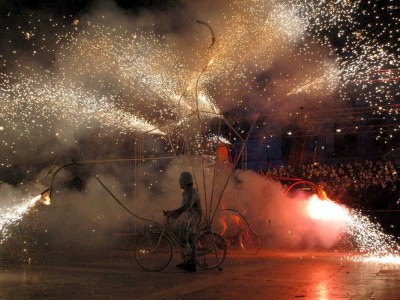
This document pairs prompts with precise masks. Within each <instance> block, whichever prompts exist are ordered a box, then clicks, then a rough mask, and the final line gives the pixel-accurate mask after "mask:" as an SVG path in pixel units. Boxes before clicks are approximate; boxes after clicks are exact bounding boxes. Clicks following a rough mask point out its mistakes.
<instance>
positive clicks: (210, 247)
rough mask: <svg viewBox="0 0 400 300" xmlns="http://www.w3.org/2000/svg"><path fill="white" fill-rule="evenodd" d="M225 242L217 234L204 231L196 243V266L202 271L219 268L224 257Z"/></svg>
mask: <svg viewBox="0 0 400 300" xmlns="http://www.w3.org/2000/svg"><path fill="white" fill-rule="evenodd" d="M226 248H227V246H226V242H225V240H224V238H223V237H222V236H221V235H219V234H218V233H215V232H212V231H205V232H203V233H201V234H200V235H199V237H198V239H197V242H196V264H197V265H198V266H199V267H200V268H202V269H214V268H216V267H219V268H221V266H222V263H223V262H224V260H225V256H226Z"/></svg>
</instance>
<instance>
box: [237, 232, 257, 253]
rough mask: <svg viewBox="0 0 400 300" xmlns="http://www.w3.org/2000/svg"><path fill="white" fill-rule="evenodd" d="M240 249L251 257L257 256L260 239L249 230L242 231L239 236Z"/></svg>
mask: <svg viewBox="0 0 400 300" xmlns="http://www.w3.org/2000/svg"><path fill="white" fill-rule="evenodd" d="M239 243H240V247H242V249H243V250H244V251H245V252H246V253H248V254H251V255H255V254H257V253H258V252H259V251H260V249H261V238H260V237H259V236H258V235H256V234H255V233H254V232H252V231H251V230H246V231H242V232H241V233H240V235H239Z"/></svg>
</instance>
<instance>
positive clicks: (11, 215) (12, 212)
mask: <svg viewBox="0 0 400 300" xmlns="http://www.w3.org/2000/svg"><path fill="white" fill-rule="evenodd" d="M40 199H41V196H40V195H39V196H36V197H34V198H29V199H24V200H22V203H19V204H16V205H14V206H11V207H5V208H1V209H0V244H2V243H3V242H4V241H5V240H6V239H7V238H8V237H9V235H10V233H9V231H8V227H9V226H10V225H15V224H18V222H19V221H20V220H21V219H22V217H23V216H24V215H25V214H26V213H28V212H29V210H30V209H31V208H32V207H33V206H34V205H35V204H36V203H37V202H38V201H40Z"/></svg>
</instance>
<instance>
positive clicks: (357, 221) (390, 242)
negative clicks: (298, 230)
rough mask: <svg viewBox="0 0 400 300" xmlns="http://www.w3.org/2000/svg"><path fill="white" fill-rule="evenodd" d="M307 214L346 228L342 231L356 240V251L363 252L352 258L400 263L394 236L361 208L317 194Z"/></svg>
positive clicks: (399, 250) (399, 253)
mask: <svg viewBox="0 0 400 300" xmlns="http://www.w3.org/2000/svg"><path fill="white" fill-rule="evenodd" d="M308 214H309V216H310V217H311V218H312V219H316V220H323V221H327V222H332V224H336V223H337V224H339V226H342V227H343V233H344V234H345V235H348V236H349V237H350V238H352V239H354V242H355V244H356V249H355V251H357V252H360V253H361V255H357V256H354V257H353V259H354V260H356V261H362V262H383V263H393V264H399V263H400V247H399V245H398V243H397V242H396V240H395V238H394V237H393V236H391V235H389V234H385V233H384V232H383V229H382V227H381V226H380V225H379V224H378V223H373V222H372V221H371V220H370V219H369V218H368V217H366V216H364V215H363V214H362V213H361V212H360V211H357V210H352V209H348V208H346V207H344V206H341V205H339V204H337V203H334V202H332V201H331V200H329V199H324V200H321V199H319V198H318V197H317V196H316V195H314V196H312V197H311V198H310V199H309V205H308Z"/></svg>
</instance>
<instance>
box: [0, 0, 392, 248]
mask: <svg viewBox="0 0 400 300" xmlns="http://www.w3.org/2000/svg"><path fill="white" fill-rule="evenodd" d="M360 6H361V1H360V0H357V1H354V2H349V1H336V2H331V1H327V2H325V1H322V2H321V1H306V0H289V1H287V2H282V1H273V0H270V1H261V0H260V1H243V0H238V1H229V4H227V6H226V7H225V9H226V11H224V12H223V13H222V15H221V16H215V15H213V16H212V18H211V19H212V20H215V21H214V23H213V24H211V21H210V22H209V23H210V24H211V25H213V29H214V31H215V34H216V37H214V32H212V35H213V37H212V44H211V46H210V45H208V43H207V41H208V40H207V39H206V38H204V37H203V34H202V32H201V29H200V28H198V27H201V26H200V25H201V24H202V23H203V24H205V25H207V24H209V23H208V22H198V23H196V22H195V21H193V24H194V25H193V26H197V27H196V28H195V30H194V29H193V26H192V25H190V26H189V27H190V31H191V32H192V31H193V32H196V33H195V35H196V36H195V38H194V41H195V42H194V46H191V47H190V50H187V49H185V46H186V47H187V45H185V44H183V43H182V42H179V39H177V38H176V36H174V35H172V34H170V35H169V34H160V33H159V32H160V30H158V31H157V30H156V29H157V28H155V29H154V30H153V29H149V28H148V27H146V28H145V29H142V28H135V27H132V26H131V24H130V23H129V21H127V20H125V21H126V23H127V24H129V26H127V25H126V24H123V25H120V24H115V25H113V24H112V25H110V23H109V21H110V20H109V19H107V16H101V17H99V18H96V21H91V20H85V18H83V20H81V21H78V20H75V19H72V20H70V21H71V22H70V23H71V24H70V26H69V27H68V26H67V27H68V28H67V29H65V28H63V29H62V30H61V28H60V31H61V32H64V33H56V34H55V37H52V38H48V37H47V36H46V34H45V33H41V32H39V31H38V30H37V28H39V27H38V26H37V24H38V23H40V22H43V20H42V21H41V20H38V19H36V18H35V16H34V15H33V14H32V15H30V16H29V22H28V23H29V24H30V27H29V28H23V29H21V32H19V33H20V34H21V33H22V34H21V35H20V38H21V39H24V42H25V43H27V44H29V45H30V44H32V45H30V46H32V47H33V48H34V50H33V51H32V53H31V55H32V59H35V57H37V56H38V55H40V52H41V51H42V52H44V53H48V52H55V53H56V54H55V55H54V57H52V59H51V62H50V64H51V67H49V68H45V67H43V66H39V67H38V66H37V64H35V63H32V64H29V63H27V62H26V61H27V59H26V58H25V57H23V58H22V57H21V58H20V57H19V56H17V53H10V54H9V55H11V57H14V58H15V59H13V60H8V61H7V60H6V59H4V69H3V70H5V71H2V73H1V74H0V99H1V101H2V111H1V114H0V121H1V122H2V123H1V127H0V133H1V135H2V137H3V138H2V143H1V147H2V148H1V149H0V150H1V151H2V153H4V156H2V159H1V161H0V164H1V166H2V167H4V168H13V166H14V165H15V164H17V163H18V159H19V158H20V157H21V156H25V153H18V151H21V150H18V151H17V150H16V149H17V148H18V149H22V148H23V147H18V146H19V145H20V144H22V145H24V143H26V144H28V145H29V147H30V148H32V149H36V150H37V149H40V150H42V149H44V150H43V151H44V152H45V154H44V155H45V156H47V157H50V159H48V161H49V160H52V159H54V157H55V154H54V153H53V152H54V150H53V148H52V147H51V146H52V145H51V142H49V140H52V139H54V138H55V139H56V140H57V141H60V143H65V144H78V141H77V140H78V139H79V135H80V134H81V132H82V128H81V127H82V126H83V127H86V128H88V129H91V128H92V127H96V126H97V127H99V128H101V130H102V131H101V132H100V133H96V134H97V135H96V138H99V139H100V138H101V137H102V136H111V135H116V136H118V138H117V140H118V141H119V140H123V139H124V138H126V139H130V138H131V136H130V134H135V135H136V137H137V141H138V144H137V146H136V147H135V151H136V152H135V158H134V160H135V161H138V163H141V162H143V161H144V160H145V159H148V158H147V157H145V154H144V151H143V147H142V146H143V145H141V144H140V143H142V142H143V136H144V135H145V134H146V133H148V132H151V134H152V135H153V136H154V139H156V140H157V141H162V143H161V142H160V143H159V144H158V145H157V146H154V147H153V148H152V149H151V150H152V153H151V154H152V155H150V158H149V161H151V159H152V158H153V159H154V157H155V156H154V155H153V154H154V153H158V152H161V150H162V151H164V153H167V154H169V156H176V155H177V153H178V151H177V149H178V148H179V147H178V146H179V145H178V141H179V138H177V139H176V140H174V139H173V137H174V135H175V136H178V137H182V136H183V139H184V140H185V146H184V147H183V148H184V151H182V152H185V151H186V153H189V155H191V156H190V159H192V160H194V159H195V158H194V156H195V155H201V154H202V151H203V149H202V145H201V143H202V142H203V141H204V136H205V135H208V134H217V135H220V132H218V131H220V130H215V131H217V132H210V131H209V130H208V128H207V126H208V125H209V123H210V120H211V119H213V118H216V119H221V120H222V121H223V122H226V123H228V126H229V127H230V129H231V130H232V131H233V134H232V136H233V138H232V139H231V141H228V142H236V141H237V140H241V142H245V141H246V138H248V136H249V134H250V132H249V131H248V132H246V131H244V130H242V129H241V128H235V127H234V126H233V125H232V124H230V123H229V122H228V121H227V120H226V119H225V118H224V112H225V111H228V110H229V109H230V108H232V107H235V108H239V109H240V110H242V111H245V112H247V113H249V114H253V113H254V114H255V115H256V116H259V115H260V114H261V113H266V114H275V112H276V111H279V109H280V107H279V106H280V105H281V106H282V107H283V108H282V110H281V111H283V112H285V111H284V109H285V107H288V106H289V107H290V106H291V105H290V99H288V98H287V97H288V96H290V97H295V96H297V95H299V94H303V95H307V96H308V97H309V98H311V99H313V98H317V97H318V98H321V99H322V100H319V99H318V101H319V102H318V104H315V103H314V104H313V105H317V106H318V105H322V106H323V105H324V100H325V99H329V97H331V96H332V95H335V94H338V96H339V98H341V99H342V100H349V99H350V98H351V95H350V90H354V89H359V90H360V91H361V93H360V96H359V98H360V100H362V101H366V103H367V104H368V105H369V106H371V107H373V110H374V111H375V110H376V111H378V112H379V113H382V112H381V111H382V110H379V106H380V105H381V104H387V105H390V104H392V103H393V101H394V100H393V99H394V96H398V91H397V90H396V89H395V88H394V90H393V85H394V83H396V80H395V78H394V77H390V76H389V80H387V78H385V84H386V83H387V85H385V87H384V88H383V90H384V92H382V90H379V89H375V90H373V91H371V87H374V86H373V84H375V82H371V80H370V79H371V75H370V74H371V72H380V71H381V70H382V69H383V68H385V69H398V68H399V66H400V62H399V61H398V59H397V56H396V53H398V52H396V51H398V50H397V49H396V43H395V42H393V43H392V40H395V37H396V34H397V32H398V30H397V27H398V25H399V19H398V17H396V16H395V14H394V11H393V12H392V11H390V12H389V13H388V15H389V16H390V18H391V19H392V20H393V22H391V23H390V22H389V23H390V25H387V27H385V25H382V24H370V25H371V26H376V28H377V29H378V30H376V32H375V31H372V32H371V31H368V29H367V28H363V27H362V24H361V21H360V15H361V14H362V15H363V17H365V12H363V11H360V9H359V7H360ZM376 10H377V8H376V7H374V11H369V12H368V16H369V17H373V15H374V13H377V12H376ZM8 18H10V19H12V18H13V14H11V13H10V14H9V16H8ZM108 18H110V17H109V16H108ZM114 19H118V18H114ZM194 20H196V19H194ZM46 22H48V23H49V24H50V25H51V26H49V27H53V28H58V27H61V26H60V25H59V24H58V23H57V22H56V21H54V20H52V19H50V20H47V21H46ZM121 23H123V22H121ZM139 23H140V22H139ZM199 24H200V25H199ZM371 26H367V27H368V28H370V27H371ZM153 27H157V26H151V28H153ZM132 28H133V29H132ZM209 28H211V27H209ZM202 29H203V28H202ZM7 30H8V31H10V29H9V28H8V29H7ZM35 30H37V31H38V32H35ZM396 30H397V31H396ZM65 31H67V32H66V33H65ZM197 32H198V33H197ZM349 32H351V33H349ZM382 32H383V33H382ZM208 34H209V32H207V35H208ZM383 34H385V37H386V38H388V39H389V40H390V41H391V42H389V43H377V42H372V41H375V40H377V39H378V38H379V37H380V36H381V35H383ZM344 35H347V36H345V38H343V42H342V45H341V47H338V46H337V45H335V39H337V38H340V37H342V36H344ZM333 37H335V38H333ZM51 39H54V40H55V43H54V45H53V48H52V49H51V50H49V48H50V46H49V45H48V44H47V40H51ZM332 40H333V41H332ZM182 44H183V45H182ZM205 44H207V47H205V46H204V45H205ZM12 51H16V50H12ZM4 55H6V54H4ZM282 60H284V61H285V65H286V64H287V65H290V68H283V67H282V66H281V65H283V63H282ZM28 61H29V60H28ZM48 63H49V62H48ZM276 65H278V67H276ZM289 69H290V70H289ZM8 70H12V71H9V72H8ZM275 73H279V76H278V74H275ZM265 74H267V75H265ZM374 74H376V73H374ZM379 74H380V73H379ZM388 74H389V73H385V75H388ZM389 75H390V74H389ZM391 79H394V80H391ZM247 97H252V98H254V99H256V100H254V101H252V102H250V103H246V98H247ZM362 97H363V99H361V98H362ZM243 98H244V100H243ZM327 101H328V100H327ZM232 102H237V103H234V104H232ZM255 103H256V104H257V105H255ZM277 103H279V105H276V104H277ZM277 106H278V107H277ZM290 109H292V108H290ZM290 109H289V113H290V112H291V111H290ZM285 113H286V112H285ZM289 113H288V114H289ZM397 115H398V111H397V110H389V111H388V114H387V116H386V117H387V118H394V119H395V118H397ZM256 119H257V117H256ZM255 122H256V120H255V121H254V123H253V124H254V125H255ZM3 123H4V124H3ZM394 123H396V122H394ZM93 124H94V125H93ZM254 125H253V126H254ZM219 127H220V125H219ZM395 127H396V128H395V130H397V129H398V128H399V126H398V125H396V126H395ZM219 129H220V128H219ZM250 131H251V130H250ZM246 135H247V137H246ZM121 136H124V137H123V138H121ZM223 138H226V137H222V139H223ZM116 144H117V143H116ZM160 144H162V145H163V146H162V147H163V148H164V149H161V150H160V149H158V147H159V145H160ZM243 144H245V143H243ZM37 145H39V146H42V145H44V146H46V147H42V148H41V147H39V146H37ZM165 145H167V146H165ZM47 146H49V147H47ZM114 146H115V145H114ZM36 147H37V148H36ZM115 147H118V146H115ZM242 150H243V149H242ZM240 153H241V151H240ZM85 159H86V157H82V160H85ZM215 169H216V168H215ZM215 169H214V170H215ZM198 175H199V174H198ZM200 175H202V176H203V180H202V181H203V182H204V187H201V189H202V193H203V196H204V201H205V203H208V202H207V201H210V200H211V201H212V200H213V197H216V198H217V203H218V204H219V200H220V199H221V197H222V195H223V193H224V189H225V188H226V184H227V182H228V180H229V177H230V176H228V178H224V180H222V181H221V182H214V179H215V177H217V176H216V173H215V172H214V173H212V172H209V173H208V175H209V177H211V178H212V180H213V183H212V187H211V188H212V189H213V188H214V185H216V184H220V185H222V189H221V191H220V194H219V195H216V196H215V195H213V191H211V193H210V191H208V193H207V192H206V190H207V187H206V184H205V182H206V180H205V175H204V171H203V173H202V174H200ZM141 176H142V175H141ZM225 179H226V181H225ZM139 194H140V193H139ZM136 196H138V197H141V195H136ZM214 200H215V199H214ZM37 201H38V198H37V197H36V198H33V199H31V200H27V201H24V202H23V203H24V204H23V205H21V210H18V209H17V207H16V208H15V215H14V216H15V218H14V217H13V218H12V219H10V218H9V217H8V216H7V214H5V215H3V216H2V217H1V218H2V219H0V224H8V222H10V221H9V220H13V221H14V220H17V219H20V218H21V217H22V216H23V214H25V213H26V212H28V211H29V209H30V208H31V207H32V206H34V205H35V203H36V202H37ZM208 204H209V205H210V206H208V207H206V209H207V210H209V217H210V218H211V219H212V216H211V204H210V203H208ZM213 205H214V206H215V205H216V204H215V202H214V204H213ZM217 206H218V205H217ZM13 214H14V213H13ZM350 215H351V216H352V217H351V219H352V221H349V228H352V229H353V230H354V232H352V235H355V236H357V233H356V232H363V231H366V230H367V229H366V227H365V226H367V225H366V221H363V219H362V218H361V216H358V217H356V214H355V213H354V214H350ZM355 220H359V221H358V223H357V222H356V221H355ZM362 222H364V225H360V226H359V225H357V224H360V223H362ZM4 226H5V225H2V226H0V230H3V228H5V227H4ZM358 240H359V242H360V243H362V238H360V239H358ZM384 243H386V241H385V242H384ZM363 247H364V246H362V247H361V248H362V249H361V250H364V248H363ZM365 250H366V251H367V252H370V251H372V249H365Z"/></svg>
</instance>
